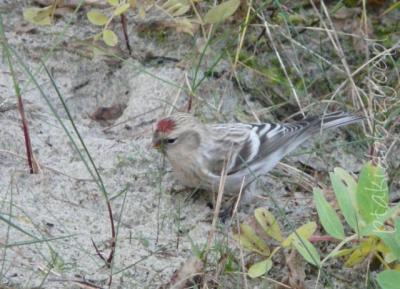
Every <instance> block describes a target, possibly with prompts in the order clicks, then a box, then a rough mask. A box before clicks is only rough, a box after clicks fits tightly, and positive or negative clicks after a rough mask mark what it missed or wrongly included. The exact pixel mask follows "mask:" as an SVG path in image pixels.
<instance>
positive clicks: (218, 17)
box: [204, 0, 240, 24]
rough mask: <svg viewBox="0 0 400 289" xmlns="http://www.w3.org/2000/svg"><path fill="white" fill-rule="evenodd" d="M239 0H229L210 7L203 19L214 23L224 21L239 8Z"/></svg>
mask: <svg viewBox="0 0 400 289" xmlns="http://www.w3.org/2000/svg"><path fill="white" fill-rule="evenodd" d="M239 5H240V0H229V1H226V2H223V3H221V4H219V5H217V6H215V7H213V8H211V9H210V10H209V11H208V12H207V14H206V15H205V16H204V21H205V22H206V23H209V24H215V23H218V22H222V21H224V20H225V19H226V18H228V17H229V16H231V15H233V14H234V13H235V12H236V10H237V9H238V8H239Z"/></svg>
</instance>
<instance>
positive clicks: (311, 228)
mask: <svg viewBox="0 0 400 289" xmlns="http://www.w3.org/2000/svg"><path fill="white" fill-rule="evenodd" d="M316 229H317V224H316V223H315V222H309V223H307V224H304V225H302V226H301V227H300V228H298V229H297V230H296V233H292V234H290V235H289V237H287V238H286V239H285V240H284V241H283V242H282V243H281V245H282V247H285V248H286V247H289V246H290V245H291V244H292V242H293V240H294V238H296V235H299V236H300V237H302V238H304V239H306V240H308V239H310V237H311V236H312V234H314V232H315V230H316Z"/></svg>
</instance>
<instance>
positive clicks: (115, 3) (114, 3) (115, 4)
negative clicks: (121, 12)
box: [107, 0, 119, 6]
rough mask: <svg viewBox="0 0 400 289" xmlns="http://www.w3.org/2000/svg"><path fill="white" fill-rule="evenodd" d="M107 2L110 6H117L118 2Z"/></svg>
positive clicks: (108, 0) (113, 0)
mask: <svg viewBox="0 0 400 289" xmlns="http://www.w3.org/2000/svg"><path fill="white" fill-rule="evenodd" d="M107 2H108V4H110V5H111V6H118V5H119V0H107Z"/></svg>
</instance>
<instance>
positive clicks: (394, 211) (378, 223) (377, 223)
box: [360, 203, 400, 236]
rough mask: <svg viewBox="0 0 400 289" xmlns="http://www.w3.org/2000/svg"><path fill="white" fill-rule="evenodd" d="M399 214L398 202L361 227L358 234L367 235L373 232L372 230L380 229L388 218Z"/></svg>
mask: <svg viewBox="0 0 400 289" xmlns="http://www.w3.org/2000/svg"><path fill="white" fill-rule="evenodd" d="M398 214H400V203H398V204H397V205H396V206H394V207H391V208H390V209H389V210H387V211H386V212H385V213H384V214H382V215H379V216H377V218H376V219H375V220H374V221H373V222H372V223H371V224H368V225H367V226H365V227H364V228H362V230H361V232H360V235H361V236H368V235H371V234H373V233H374V232H379V231H382V230H383V229H382V226H383V224H384V223H385V222H386V221H387V220H388V219H390V218H392V217H394V216H397V215H398Z"/></svg>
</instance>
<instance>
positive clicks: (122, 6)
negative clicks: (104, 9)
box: [114, 3, 129, 16]
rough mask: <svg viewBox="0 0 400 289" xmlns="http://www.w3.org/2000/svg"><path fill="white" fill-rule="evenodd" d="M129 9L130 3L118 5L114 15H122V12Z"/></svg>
mask: <svg viewBox="0 0 400 289" xmlns="http://www.w3.org/2000/svg"><path fill="white" fill-rule="evenodd" d="M128 9H129V3H125V4H123V5H120V6H118V7H117V8H116V9H115V11H114V15H116V16H118V15H121V14H122V13H125V12H126V11H128Z"/></svg>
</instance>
